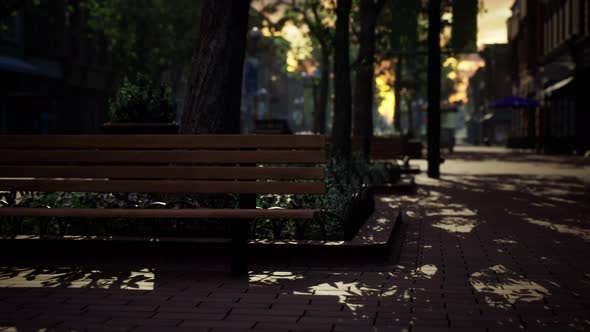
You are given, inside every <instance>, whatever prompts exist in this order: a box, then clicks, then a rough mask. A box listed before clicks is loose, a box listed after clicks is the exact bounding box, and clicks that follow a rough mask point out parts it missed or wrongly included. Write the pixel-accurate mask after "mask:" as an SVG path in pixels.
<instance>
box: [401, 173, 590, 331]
mask: <svg viewBox="0 0 590 332" xmlns="http://www.w3.org/2000/svg"><path fill="white" fill-rule="evenodd" d="M418 183H419V189H418V193H417V195H415V196H408V197H403V198H399V199H398V201H399V202H404V203H405V206H406V209H407V214H408V216H409V217H410V219H412V222H410V224H409V225H410V227H409V233H408V236H409V242H408V246H406V249H408V250H409V249H413V250H415V251H416V252H415V253H414V254H410V253H409V252H405V254H404V255H403V256H402V262H400V263H402V264H405V265H410V264H412V262H415V263H414V266H416V267H418V266H428V267H429V268H430V269H436V271H437V273H440V274H442V278H441V279H439V280H438V282H437V283H436V284H435V285H430V287H429V288H428V289H430V291H432V289H433V288H434V289H436V288H440V289H441V293H450V294H452V293H455V292H459V291H461V292H465V291H468V293H467V294H463V296H462V297H461V301H459V302H462V303H463V304H464V305H463V307H470V306H471V305H469V304H468V303H470V302H471V303H472V304H473V303H474V302H475V303H477V306H475V307H477V308H478V310H479V316H478V314H475V315H474V317H471V318H470V319H476V320H480V324H481V326H483V325H485V324H486V323H485V320H488V319H493V318H495V317H497V318H498V321H495V322H494V323H493V324H491V325H485V326H487V327H493V326H495V325H497V324H498V323H499V322H501V321H502V320H503V319H508V318H507V317H512V320H511V321H510V322H507V324H508V325H510V326H515V325H514V324H513V323H515V324H516V326H519V327H521V328H528V329H532V330H535V329H538V328H547V329H548V330H560V329H564V328H565V329H580V330H583V329H584V328H588V327H589V324H590V321H588V320H587V317H590V310H589V308H590V267H589V266H588V264H586V261H587V257H586V255H587V253H588V252H589V249H590V243H589V241H590V236H589V235H590V220H588V216H590V206H589V205H588V204H587V202H589V201H590V193H589V191H588V187H587V185H586V184H584V183H583V182H580V181H579V180H578V179H577V178H573V177H547V176H545V177H541V176H526V175H507V174H506V175H450V174H446V175H445V174H443V176H442V177H441V180H440V181H435V180H430V179H427V178H426V177H421V178H420V179H419V180H418ZM412 234H413V235H414V238H413V239H412V238H411V235H412ZM456 296H459V295H457V294H456ZM443 297H445V298H449V297H447V296H444V295H443ZM449 301H451V302H452V300H451V299H449ZM475 307H473V308H475ZM447 308H450V307H449V306H448V305H447ZM447 312H448V314H449V319H450V322H451V326H453V321H454V320H453V316H454V315H455V316H456V317H462V316H463V313H462V312H461V310H458V311H453V310H451V309H449V310H448V311H447ZM453 312H454V314H453ZM465 312H467V311H465ZM478 317H479V318H478ZM458 319H459V321H461V319H462V318H458ZM461 324H463V323H461ZM454 326H457V325H454ZM496 327H498V326H496Z"/></svg>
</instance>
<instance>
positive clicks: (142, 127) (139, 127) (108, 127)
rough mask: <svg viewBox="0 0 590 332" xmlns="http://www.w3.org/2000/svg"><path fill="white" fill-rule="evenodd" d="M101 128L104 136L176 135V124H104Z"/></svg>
mask: <svg viewBox="0 0 590 332" xmlns="http://www.w3.org/2000/svg"><path fill="white" fill-rule="evenodd" d="M101 128H102V130H103V132H104V133H105V134H130V135H141V134H178V124H177V123H176V122H168V123H164V122H145V123H141V122H106V123H104V124H103V125H102V126H101Z"/></svg>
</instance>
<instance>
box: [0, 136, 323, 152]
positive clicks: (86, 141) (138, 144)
mask: <svg viewBox="0 0 590 332" xmlns="http://www.w3.org/2000/svg"><path fill="white" fill-rule="evenodd" d="M325 145H326V139H325V136H320V135H272V136H269V135H0V148H93V149H111V148H114V149H122V148H131V149H135V148H137V149H159V148H162V149H183V148H185V149H196V148H205V149H211V148H236V149H248V148H288V149H324V147H325Z"/></svg>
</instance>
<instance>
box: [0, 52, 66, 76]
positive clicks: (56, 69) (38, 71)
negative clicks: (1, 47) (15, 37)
mask: <svg viewBox="0 0 590 332" xmlns="http://www.w3.org/2000/svg"><path fill="white" fill-rule="evenodd" d="M0 71H9V72H16V73H23V74H29V75H35V76H42V77H48V78H53V79H61V78H62V77H63V70H62V66H61V64H59V63H57V62H55V61H51V60H43V59H31V60H24V59H21V58H17V57H13V56H6V55H0Z"/></svg>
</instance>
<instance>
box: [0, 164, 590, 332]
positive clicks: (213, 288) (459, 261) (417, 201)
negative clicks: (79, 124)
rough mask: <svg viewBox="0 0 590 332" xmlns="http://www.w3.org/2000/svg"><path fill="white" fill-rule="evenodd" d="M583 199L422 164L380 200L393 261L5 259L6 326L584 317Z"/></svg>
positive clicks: (327, 324) (581, 320) (569, 325)
mask: <svg viewBox="0 0 590 332" xmlns="http://www.w3.org/2000/svg"><path fill="white" fill-rule="evenodd" d="M588 201H590V194H589V193H588V188H587V185H586V184H584V183H581V182H579V180H577V179H576V178H571V177H547V176H545V177H539V176H528V175H449V174H447V175H443V177H442V179H441V180H440V181H433V180H428V179H426V178H424V177H419V179H418V190H417V193H416V194H415V195H409V196H391V197H390V198H388V199H386V198H384V201H383V202H384V203H386V204H388V205H389V204H391V205H392V206H397V205H398V204H403V206H404V207H405V208H404V210H405V214H406V220H405V222H404V228H405V230H406V232H405V233H404V234H403V236H402V238H403V247H402V252H401V255H400V259H399V261H398V262H397V263H396V264H383V263H381V264H367V265H354V264H349V265H346V264H339V263H338V262H335V261H332V260H331V259H327V260H326V262H325V264H324V265H323V266H322V265H318V264H316V265H314V267H310V266H309V265H305V264H301V265H297V266H295V265H289V264H284V265H280V264H279V265H276V264H274V263H273V264H274V265H273V264H263V263H256V264H252V271H251V272H250V275H249V277H248V278H232V277H230V276H229V275H228V274H227V273H226V272H224V271H221V270H218V269H216V268H211V266H209V265H199V263H198V262H196V261H191V259H190V257H183V258H182V259H180V258H178V259H173V257H168V258H160V259H157V260H154V259H151V258H149V257H139V258H138V257H135V258H130V257H125V256H123V255H119V256H116V257H111V258H110V259H107V260H97V259H94V258H88V259H87V260H85V261H84V260H82V261H76V260H73V259H71V260H68V259H63V258H61V259H59V260H57V259H54V258H37V259H36V260H30V261H26V260H18V259H14V258H13V259H12V260H10V263H6V262H7V261H6V260H3V261H2V264H0V265H1V266H2V268H1V269H0V326H9V327H16V328H17V329H18V330H25V331H27V330H31V329H34V328H35V329H37V328H53V329H57V330H60V329H61V330H72V329H73V330H100V331H103V330H127V331H129V330H131V331H142V330H144V331H145V330H154V331H162V330H166V331H168V330H186V331H189V330H190V331H227V330H254V331H257V330H259V331H310V330H312V331H410V330H411V331H413V332H414V331H420V330H421V329H423V328H427V329H428V328H430V329H431V330H432V329H434V330H440V329H443V328H449V327H450V328H465V329H466V330H469V331H494V330H497V331H507V330H520V329H528V330H540V329H545V330H547V331H555V330H584V329H589V328H590V322H589V321H588V317H590V311H589V308H590V268H589V266H588V264H586V261H587V257H586V255H587V253H588V252H589V249H590V246H589V241H590V239H589V237H588V234H589V233H588V232H589V229H590V225H589V220H588V216H589V215H590V206H588V204H587V202H588ZM56 262H57V263H56ZM275 263H276V262H275ZM298 266H299V267H298Z"/></svg>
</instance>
